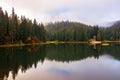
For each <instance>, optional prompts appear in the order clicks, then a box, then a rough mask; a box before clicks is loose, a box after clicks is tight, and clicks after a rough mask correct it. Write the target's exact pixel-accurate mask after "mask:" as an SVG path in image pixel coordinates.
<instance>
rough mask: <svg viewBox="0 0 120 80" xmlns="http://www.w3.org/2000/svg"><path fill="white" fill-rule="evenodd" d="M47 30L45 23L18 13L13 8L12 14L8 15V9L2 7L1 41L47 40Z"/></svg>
mask: <svg viewBox="0 0 120 80" xmlns="http://www.w3.org/2000/svg"><path fill="white" fill-rule="evenodd" d="M45 35H46V30H45V29H44V25H43V24H42V23H41V24H39V23H37V21H36V20H35V19H34V21H32V20H30V19H28V18H26V17H25V16H21V19H19V18H18V16H17V14H15V12H14V8H13V9H12V14H11V15H8V13H7V11H5V12H4V11H3V10H2V8H0V43H1V44H2V43H18V42H21V43H30V42H39V41H45V37H46V36H45Z"/></svg>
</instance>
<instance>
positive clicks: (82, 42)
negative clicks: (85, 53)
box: [0, 41, 120, 47]
mask: <svg viewBox="0 0 120 80" xmlns="http://www.w3.org/2000/svg"><path fill="white" fill-rule="evenodd" d="M102 43H120V41H103V42H102ZM48 44H89V43H88V42H87V41H60V42H58V41H46V42H39V43H22V44H19V43H15V44H1V45H0V47H17V46H31V45H48Z"/></svg>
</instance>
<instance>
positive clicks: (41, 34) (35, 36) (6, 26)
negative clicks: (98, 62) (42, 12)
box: [0, 8, 120, 44]
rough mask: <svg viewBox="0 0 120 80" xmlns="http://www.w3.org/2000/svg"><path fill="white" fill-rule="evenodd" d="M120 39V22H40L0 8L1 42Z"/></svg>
mask: <svg viewBox="0 0 120 80" xmlns="http://www.w3.org/2000/svg"><path fill="white" fill-rule="evenodd" d="M93 36H96V39H97V40H100V41H103V40H120V22H117V23H115V24H114V25H112V26H110V27H107V28H105V27H100V26H98V25H95V26H91V25H86V24H83V23H80V22H71V21H61V22H54V23H48V24H47V25H44V24H43V23H38V22H37V20H36V19H34V20H33V21H32V20H30V19H29V18H26V17H25V16H21V18H19V17H18V16H17V14H15V11H14V8H12V13H11V15H8V13H7V11H3V10H2V8H0V44H7V43H37V42H45V41H54V40H58V41H88V40H89V39H91V38H93Z"/></svg>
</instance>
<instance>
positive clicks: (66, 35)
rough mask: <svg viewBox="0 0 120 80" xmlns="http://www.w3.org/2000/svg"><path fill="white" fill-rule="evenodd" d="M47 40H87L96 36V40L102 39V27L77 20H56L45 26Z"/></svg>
mask: <svg viewBox="0 0 120 80" xmlns="http://www.w3.org/2000/svg"><path fill="white" fill-rule="evenodd" d="M46 30H47V32H48V39H49V40H59V41H88V40H89V39H91V38H93V36H96V38H97V40H104V38H105V37H104V36H105V34H104V33H105V32H104V28H99V27H98V26H90V25H85V24H82V23H77V22H70V21H66V22H56V23H49V24H48V25H47V26H46Z"/></svg>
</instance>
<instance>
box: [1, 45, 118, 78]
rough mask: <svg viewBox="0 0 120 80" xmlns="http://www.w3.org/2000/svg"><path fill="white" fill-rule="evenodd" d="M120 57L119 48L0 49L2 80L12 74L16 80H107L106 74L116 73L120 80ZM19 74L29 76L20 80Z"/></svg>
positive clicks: (47, 46) (62, 46) (31, 47)
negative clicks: (103, 79)
mask: <svg viewBox="0 0 120 80" xmlns="http://www.w3.org/2000/svg"><path fill="white" fill-rule="evenodd" d="M119 53H120V45H119V44H111V45H110V46H108V47H102V46H100V45H96V49H94V48H93V46H90V45H83V44H81V45H80V44H60V45H43V46H26V47H11V48H0V80H4V79H5V78H9V74H10V73H11V74H12V78H13V79H15V78H16V80H35V79H36V80H37V79H42V80H46V79H50V78H51V80H53V77H54V80H56V79H57V80H58V79H60V80H73V79H74V80H80V79H82V80H100V79H102V78H101V76H100V75H102V77H103V78H104V77H105V76H104V75H103V74H106V76H109V75H114V74H112V73H116V74H115V75H114V78H115V77H116V79H114V80H117V79H120V77H119V74H118V73H119V72H118V71H119V70H118V69H119V68H118V67H120V62H119V60H120V54H119ZM116 59H117V60H116ZM113 64H114V65H113ZM101 68H102V70H101ZM31 69H32V70H31ZM20 71H21V72H20ZM27 71H28V72H27ZM39 71H40V72H39ZM116 71H117V72H116ZM96 72H98V73H96ZM105 72H106V73H105ZM107 72H109V74H108V73H107ZM20 73H24V74H26V75H27V74H28V75H27V76H25V77H24V79H23V78H22V79H20V78H21V77H20V76H19V74H20ZM91 73H95V74H91ZM31 74H32V75H31ZM40 75H41V76H40ZM95 75H96V76H97V77H95ZM98 75H99V76H98ZM46 76H47V77H48V78H46ZM86 76H87V77H86ZM28 77H29V78H28ZM38 77H39V78H38ZM58 77H60V78H58ZM94 78H96V79H94ZM105 78H106V77H105ZM108 78H111V79H106V80H113V78H112V77H108Z"/></svg>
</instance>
